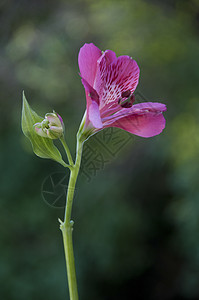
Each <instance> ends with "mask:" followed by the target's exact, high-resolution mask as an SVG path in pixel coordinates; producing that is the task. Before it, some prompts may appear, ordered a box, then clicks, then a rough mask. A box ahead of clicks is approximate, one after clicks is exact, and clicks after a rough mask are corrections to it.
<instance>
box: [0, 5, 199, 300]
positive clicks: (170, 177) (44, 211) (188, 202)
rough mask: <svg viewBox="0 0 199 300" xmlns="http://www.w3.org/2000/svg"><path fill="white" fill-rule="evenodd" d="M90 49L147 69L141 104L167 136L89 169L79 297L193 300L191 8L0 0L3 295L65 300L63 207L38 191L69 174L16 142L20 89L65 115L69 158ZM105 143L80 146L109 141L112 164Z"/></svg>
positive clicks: (197, 231)
mask: <svg viewBox="0 0 199 300" xmlns="http://www.w3.org/2000/svg"><path fill="white" fill-rule="evenodd" d="M85 42H93V43H95V44H96V45H97V46H98V47H99V48H100V49H103V50H105V49H111V50H113V51H115V52H116V54H117V55H124V54H127V55H130V56H132V57H133V58H134V59H135V60H136V61H137V62H138V65H139V66H140V69H141V76H140V83H139V86H138V89H137V93H138V92H139V93H138V94H137V96H139V97H137V101H138V100H139V101H142V98H146V99H147V101H160V102H163V103H165V104H167V107H168V111H167V112H166V113H165V117H166V120H167V126H166V129H165V130H164V132H163V133H162V134H161V135H159V136H157V137H154V138H150V139H144V138H139V137H132V138H131V139H130V140H128V141H127V143H126V144H125V145H123V146H122V147H121V149H120V150H118V151H116V153H112V152H111V153H112V154H111V153H109V154H108V156H106V157H105V160H106V163H102V164H101V165H98V167H97V170H96V169H95V170H93V169H92V168H90V167H89V166H88V164H87V165H86V163H88V162H89V163H92V162H93V158H92V159H91V160H90V161H88V158H84V168H83V169H82V171H81V174H80V177H79V180H78V184H77V190H76V196H75V203H74V207H73V220H74V221H75V229H74V248H75V257H76V266H77V279H78V286H79V294H80V299H81V300H112V299H114V300H117V299H136V300H139V299H149V300H150V299H154V300H178V299H182V300H184V299H189V300H196V299H199V186H198V177H199V176H198V174H199V134H198V132H199V122H198V119H199V117H198V115H199V102H198V100H199V96H198V92H199V91H198V85H199V1H197V0H190V1H183V0H181V1H180V0H170V1H152V0H151V1H149V0H148V1H146V0H145V1H144V0H141V1H138V0H133V1H131V0H126V1H119V0H118V1H113V0H108V1H107V0H106V1H105V0H104V1H91V0H84V1H80V0H79V1H63V0H58V1H52V0H48V1H47V0H46V1H40V0H34V1H33V0H30V1H25V0H17V1H11V0H1V2H0V54H1V55H0V56H1V57H0V99H1V100H0V101H1V112H0V116H1V117H0V131H1V146H0V151H1V157H0V160H1V173H0V176H1V179H0V182H1V193H0V197H1V201H0V237H1V238H0V239H1V244H0V281H1V287H0V298H1V299H2V300H10V299H13V300H27V299H29V300H31V299H37V300H40V299H42V300H43V299H48V300H54V299H56V300H62V299H69V296H68V291H67V286H66V271H65V262H64V252H63V245H62V237H61V232H60V230H59V224H58V217H60V218H63V214H64V210H63V208H58V207H57V206H56V205H54V206H56V207H54V206H53V205H52V203H50V204H51V205H48V204H46V202H45V201H44V199H43V194H42V189H43V185H44V183H45V182H46V178H48V177H49V176H50V174H52V173H54V172H55V173H56V174H57V172H64V168H63V167H62V166H61V165H58V164H56V163H55V162H53V161H50V160H44V159H43V160H42V159H40V158H38V157H36V156H35V155H34V154H33V152H32V149H31V145H30V143H29V141H28V140H27V139H26V138H25V137H24V136H23V134H22V132H21V125H20V119H21V98H22V97H21V96H22V90H25V93H26V97H27V99H28V101H29V103H30V105H31V106H32V107H33V109H34V110H36V111H37V113H38V114H40V115H42V116H44V114H45V113H46V112H50V111H52V109H55V110H56V111H57V112H58V113H60V114H61V115H62V117H63V119H64V122H65V126H66V136H67V141H68V144H69V146H70V148H71V151H72V153H73V156H74V150H75V133H76V131H77V129H78V126H79V123H80V120H81V118H82V115H83V113H84V110H85V95H84V89H83V87H82V85H81V81H80V77H79V75H78V72H79V70H78V64H77V56H78V51H79V49H80V47H81V46H82V45H83V44H84V43H85ZM138 98H139V99H138ZM104 132H105V131H104ZM108 133H110V132H108ZM112 135H113V132H111V135H110V134H109V135H107V136H108V138H107V136H105V134H104V133H100V134H99V135H96V137H93V138H91V139H90V140H89V141H88V144H87V145H88V146H89V145H90V146H91V148H92V149H93V147H96V148H95V151H97V150H99V148H98V142H99V140H100V141H103V142H104V144H103V145H101V146H102V147H104V150H102V151H101V150H100V153H102V154H104V155H105V153H106V155H107V150H106V148H105V146H106V143H107V144H108V149H109V150H110V149H114V147H113V146H114V145H113V144H112V142H111V138H112ZM117 136H119V137H121V140H122V141H126V138H127V137H128V138H129V136H127V135H126V133H125V132H122V131H117ZM97 137H98V141H97V140H96V138H97ZM106 139H108V140H107V141H106ZM104 145H105V146H104ZM111 147H113V148H111ZM98 163H99V162H98ZM85 170H86V172H88V173H89V177H88V176H85V172H84V171H85ZM45 199H46V198H45ZM48 201H49V200H47V202H48Z"/></svg>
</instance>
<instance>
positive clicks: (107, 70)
mask: <svg viewBox="0 0 199 300" xmlns="http://www.w3.org/2000/svg"><path fill="white" fill-rule="evenodd" d="M108 54H109V52H107V53H104V56H103V57H101V58H100V61H99V67H98V69H97V75H96V83H95V89H96V91H97V93H98V94H99V97H100V111H101V115H102V116H104V114H106V115H107V112H108V110H109V109H113V108H116V107H117V105H118V99H119V98H120V97H121V94H122V92H125V91H127V90H129V91H131V93H133V92H134V91H135V89H136V87H137V84H138V81H139V73H140V71H139V67H138V65H137V63H136V61H135V60H133V59H132V58H131V57H129V56H120V57H118V58H116V59H113V54H112V55H111V57H112V62H111V63H109V64H107V60H108V61H109V60H110V58H109V57H110V54H109V56H108ZM107 56H108V58H107Z"/></svg>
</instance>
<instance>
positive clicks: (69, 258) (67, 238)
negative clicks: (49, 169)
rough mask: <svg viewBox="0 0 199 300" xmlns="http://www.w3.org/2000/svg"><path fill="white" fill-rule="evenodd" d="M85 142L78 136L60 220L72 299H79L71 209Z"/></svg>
mask: <svg viewBox="0 0 199 300" xmlns="http://www.w3.org/2000/svg"><path fill="white" fill-rule="evenodd" d="M83 143H84V140H81V137H80V138H79V136H77V151H76V161H75V165H74V166H73V168H72V169H71V173H70V179H69V184H68V191H67V200H66V210H65V218H64V222H62V221H60V223H61V225H60V229H61V231H62V235H63V242H64V251H65V259H66V268H67V276H68V286H69V293H70V300H78V290H77V280H76V272H75V260H74V253H73V241H72V231H73V223H74V222H73V221H71V211H72V204H73V197H74V191H75V185H76V181H77V176H78V173H79V169H80V164H81V156H82V148H83Z"/></svg>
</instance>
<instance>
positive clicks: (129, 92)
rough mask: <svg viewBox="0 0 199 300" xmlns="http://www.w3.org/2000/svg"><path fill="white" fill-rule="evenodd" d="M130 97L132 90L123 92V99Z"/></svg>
mask: <svg viewBox="0 0 199 300" xmlns="http://www.w3.org/2000/svg"><path fill="white" fill-rule="evenodd" d="M130 95H131V91H130V90H128V91H125V92H122V98H128V97H129V96H130Z"/></svg>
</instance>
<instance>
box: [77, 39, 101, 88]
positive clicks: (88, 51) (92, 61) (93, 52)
mask: <svg viewBox="0 0 199 300" xmlns="http://www.w3.org/2000/svg"><path fill="white" fill-rule="evenodd" d="M101 55H102V52H101V50H100V49H99V48H97V47H96V46H95V45H94V44H92V43H91V44H84V46H83V47H82V48H81V49H80V51H79V56H78V63H79V69H80V73H81V76H82V77H83V78H84V79H85V80H86V81H87V82H88V83H89V84H90V85H91V86H93V84H94V80H95V76H96V71H97V60H98V59H99V58H100V56H101Z"/></svg>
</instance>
